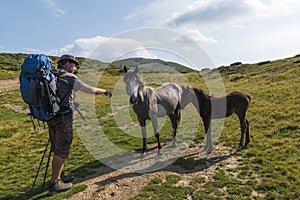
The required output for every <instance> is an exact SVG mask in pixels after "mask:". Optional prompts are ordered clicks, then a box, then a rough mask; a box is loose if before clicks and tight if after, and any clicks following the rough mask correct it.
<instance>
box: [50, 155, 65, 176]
mask: <svg viewBox="0 0 300 200" xmlns="http://www.w3.org/2000/svg"><path fill="white" fill-rule="evenodd" d="M64 160H65V159H64V158H62V157H60V156H56V155H54V157H53V160H52V182H55V181H58V180H60V174H61V172H62V170H63V168H64Z"/></svg>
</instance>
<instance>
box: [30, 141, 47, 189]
mask: <svg viewBox="0 0 300 200" xmlns="http://www.w3.org/2000/svg"><path fill="white" fill-rule="evenodd" d="M49 143H50V138H49V140H48V142H47V144H46V148H45V150H44V154H43V156H42V159H41V161H40V166H39V168H38V171H37V173H36V175H35V178H34V181H33V184H32V187H31V190H32V189H33V187H34V185H35V182H36V178H37V177H38V175H39V172H40V169H41V165H42V163H43V160H44V157H45V154H46V151H47V148H48V145H49ZM50 153H51V151H50ZM48 160H49V158H48Z"/></svg>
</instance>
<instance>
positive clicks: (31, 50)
mask: <svg viewBox="0 0 300 200" xmlns="http://www.w3.org/2000/svg"><path fill="white" fill-rule="evenodd" d="M23 50H24V51H26V52H30V53H41V52H42V51H41V50H40V49H33V48H23Z"/></svg>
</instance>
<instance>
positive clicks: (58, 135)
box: [48, 113, 73, 158]
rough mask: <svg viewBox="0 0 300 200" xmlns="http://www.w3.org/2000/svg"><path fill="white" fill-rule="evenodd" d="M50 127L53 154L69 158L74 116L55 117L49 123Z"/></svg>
mask: <svg viewBox="0 0 300 200" xmlns="http://www.w3.org/2000/svg"><path fill="white" fill-rule="evenodd" d="M48 127H49V137H50V141H51V150H52V152H53V153H54V155H56V156H60V157H62V158H68V157H69V154H70V147H71V144H72V140H73V114H72V113H70V114H68V115H63V116H57V117H54V118H53V119H51V120H50V121H48Z"/></svg>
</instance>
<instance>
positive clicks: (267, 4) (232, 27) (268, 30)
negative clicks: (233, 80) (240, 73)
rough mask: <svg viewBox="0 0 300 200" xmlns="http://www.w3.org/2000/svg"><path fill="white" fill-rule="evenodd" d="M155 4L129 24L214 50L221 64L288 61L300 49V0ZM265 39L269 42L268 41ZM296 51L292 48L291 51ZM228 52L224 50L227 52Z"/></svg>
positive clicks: (188, 0) (189, 0) (171, 0)
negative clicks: (140, 23)
mask: <svg viewBox="0 0 300 200" xmlns="http://www.w3.org/2000/svg"><path fill="white" fill-rule="evenodd" d="M163 2H164V3H162V1H158V0H155V1H151V2H150V3H149V4H148V5H146V6H144V7H140V8H138V9H137V10H136V12H134V13H133V14H132V15H130V16H128V17H127V18H126V19H127V20H135V19H138V20H141V19H143V20H144V21H143V24H145V25H150V26H158V27H167V28H171V29H173V30H176V31H179V32H180V33H182V34H184V35H186V36H188V37H189V38H191V39H192V40H194V41H195V42H197V43H199V44H200V45H201V46H202V45H204V46H205V47H206V49H207V50H208V51H209V52H210V55H211V56H212V58H213V60H214V61H215V62H216V64H217V65H220V64H225V63H224V62H228V61H230V60H240V59H241V60H242V59H243V60H244V61H245V62H255V59H267V58H274V57H282V56H280V55H283V56H286V55H288V54H292V55H291V56H293V54H294V53H295V52H297V51H300V47H298V46H297V45H295V44H299V43H300V38H299V37H298V36H297V34H296V33H298V30H295V29H296V28H295V27H300V22H299V20H298V19H299V18H300V1H299V0H286V1H282V0H196V1H192V0H184V1H176V0H167V1H163ZM262 38H264V39H262ZM288 47H290V48H288ZM221 50H222V51H221Z"/></svg>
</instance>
